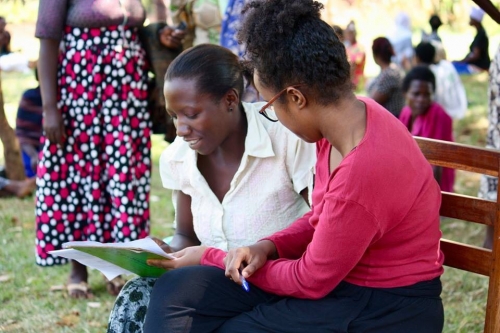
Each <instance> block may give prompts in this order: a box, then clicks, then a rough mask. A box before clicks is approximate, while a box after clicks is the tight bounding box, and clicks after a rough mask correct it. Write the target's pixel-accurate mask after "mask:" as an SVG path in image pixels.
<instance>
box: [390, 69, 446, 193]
mask: <svg viewBox="0 0 500 333" xmlns="http://www.w3.org/2000/svg"><path fill="white" fill-rule="evenodd" d="M435 89H436V79H435V77H434V74H433V73H432V71H431V70H430V69H429V68H428V67H427V66H416V67H414V68H413V69H412V70H411V71H410V72H409V73H408V74H407V75H406V76H405V78H404V80H403V91H404V92H405V97H406V106H405V107H404V108H403V110H402V111H401V114H400V115H399V119H400V120H401V122H403V124H404V125H405V126H406V127H407V128H408V131H410V133H411V134H412V135H415V136H421V137H424V138H429V139H437V140H444V141H453V121H452V119H451V117H450V116H449V115H448V114H447V113H446V112H445V110H444V109H443V107H442V106H441V105H439V104H438V103H436V102H434V101H433V96H434V90H435ZM432 168H433V170H434V177H435V178H436V180H437V182H438V183H439V185H440V186H441V190H443V191H447V192H453V184H454V182H455V170H454V169H449V168H442V167H438V166H433V167H432Z"/></svg>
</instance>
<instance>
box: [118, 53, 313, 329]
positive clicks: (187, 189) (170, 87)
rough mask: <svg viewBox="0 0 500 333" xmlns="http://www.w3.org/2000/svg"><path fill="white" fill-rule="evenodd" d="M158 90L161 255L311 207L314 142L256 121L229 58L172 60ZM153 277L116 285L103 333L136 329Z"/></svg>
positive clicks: (282, 220) (271, 228)
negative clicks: (168, 218) (161, 99)
mask: <svg viewBox="0 0 500 333" xmlns="http://www.w3.org/2000/svg"><path fill="white" fill-rule="evenodd" d="M164 87H165V88H164V92H165V100H166V104H167V112H168V113H169V114H170V116H171V117H172V118H173V119H174V124H175V126H176V128H177V135H178V137H177V138H176V140H175V141H174V142H173V143H172V144H171V145H170V146H169V147H168V148H167V149H166V150H165V151H164V152H163V153H162V155H161V158H160V175H161V178H162V182H163V187H165V188H167V189H171V190H173V204H174V208H175V221H176V230H175V234H174V236H173V239H172V240H171V241H170V244H169V245H167V244H163V243H160V244H161V245H162V247H163V248H164V250H165V251H166V252H173V251H179V250H181V249H184V248H186V247H189V246H193V245H199V244H203V245H206V246H212V247H215V248H219V249H221V250H224V251H227V250H229V249H232V248H235V247H239V246H245V245H250V244H252V243H253V242H255V241H257V240H259V239H261V238H263V237H266V236H268V235H270V234H272V233H274V232H276V231H278V230H281V229H284V228H285V227H287V226H289V225H290V223H291V222H293V221H294V220H295V219H296V218H298V217H299V216H302V214H304V213H305V212H306V211H307V210H308V209H309V207H308V205H307V197H308V194H307V193H308V187H310V186H312V179H313V167H314V162H315V149H314V145H311V144H308V143H305V142H303V141H302V140H300V139H299V138H297V137H296V136H295V135H293V133H291V132H290V131H289V130H287V129H286V128H285V127H283V126H281V124H279V123H277V122H273V121H269V120H268V119H265V118H264V117H261V116H260V115H259V114H258V110H260V109H261V108H262V107H263V106H264V103H242V101H241V96H242V93H243V91H244V88H243V68H242V66H241V65H240V63H239V61H238V57H237V56H236V55H234V54H233V53H232V52H231V51H230V50H228V49H226V48H223V47H220V46H216V45H210V44H202V45H199V46H195V47H193V48H191V49H188V50H186V51H184V52H183V53H182V54H181V55H179V56H178V57H177V58H176V59H175V60H174V61H173V62H172V63H171V64H170V66H169V68H168V70H167V74H166V77H165V85H164ZM268 112H269V115H268V116H266V118H267V117H269V118H271V119H272V117H273V112H272V111H270V110H269V111H268ZM155 281H156V279H152V278H137V279H133V280H131V281H129V282H128V283H127V284H126V285H125V286H124V288H123V289H122V291H121V292H120V294H119V296H118V298H117V300H116V302H115V305H114V308H113V310H112V312H111V315H110V319H109V325H108V332H109V333H118V332H120V333H122V332H137V331H142V326H143V323H144V318H145V314H146V310H147V309H148V304H149V297H150V293H151V290H152V287H153V285H154V283H155Z"/></svg>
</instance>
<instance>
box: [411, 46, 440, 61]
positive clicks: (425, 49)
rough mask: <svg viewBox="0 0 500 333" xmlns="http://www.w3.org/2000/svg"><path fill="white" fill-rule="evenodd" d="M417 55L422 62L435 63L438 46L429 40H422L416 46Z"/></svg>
mask: <svg viewBox="0 0 500 333" xmlns="http://www.w3.org/2000/svg"><path fill="white" fill-rule="evenodd" d="M415 55H416V56H417V58H418V59H419V60H420V61H421V62H423V63H424V64H428V65H430V64H432V63H434V56H435V55H436V48H435V47H434V45H432V44H431V43H429V42H421V43H420V44H418V45H417V46H416V47H415Z"/></svg>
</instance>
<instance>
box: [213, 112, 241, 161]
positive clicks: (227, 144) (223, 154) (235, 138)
mask: <svg viewBox="0 0 500 333" xmlns="http://www.w3.org/2000/svg"><path fill="white" fill-rule="evenodd" d="M234 112H238V114H237V119H235V123H236V125H235V126H234V129H233V130H232V131H231V132H230V133H229V135H228V136H227V138H226V139H225V140H224V141H223V142H222V143H221V145H220V146H219V147H217V148H216V149H215V151H214V152H213V153H212V154H210V155H207V157H208V158H211V159H215V160H218V161H221V162H222V161H228V162H229V161H241V158H242V156H243V154H244V152H245V140H246V137H247V132H248V122H247V117H246V114H245V111H244V110H243V105H241V104H240V105H239V106H238V109H237V110H235V111H234Z"/></svg>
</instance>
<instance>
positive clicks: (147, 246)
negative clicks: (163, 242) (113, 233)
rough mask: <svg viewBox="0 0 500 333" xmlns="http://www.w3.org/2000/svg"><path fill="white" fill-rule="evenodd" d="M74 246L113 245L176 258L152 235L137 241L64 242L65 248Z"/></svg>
mask: <svg viewBox="0 0 500 333" xmlns="http://www.w3.org/2000/svg"><path fill="white" fill-rule="evenodd" d="M72 246H80V247H111V248H125V249H137V250H144V251H146V252H151V253H155V254H157V255H159V256H162V257H165V258H167V259H175V257H173V256H171V255H170V254H168V253H166V252H165V251H163V249H162V248H161V247H160V245H158V244H156V242H155V241H154V240H153V239H151V238H150V237H146V238H142V239H138V240H135V241H131V242H127V243H99V242H93V241H82V242H67V243H63V244H62V247H63V248H70V247H72Z"/></svg>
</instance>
